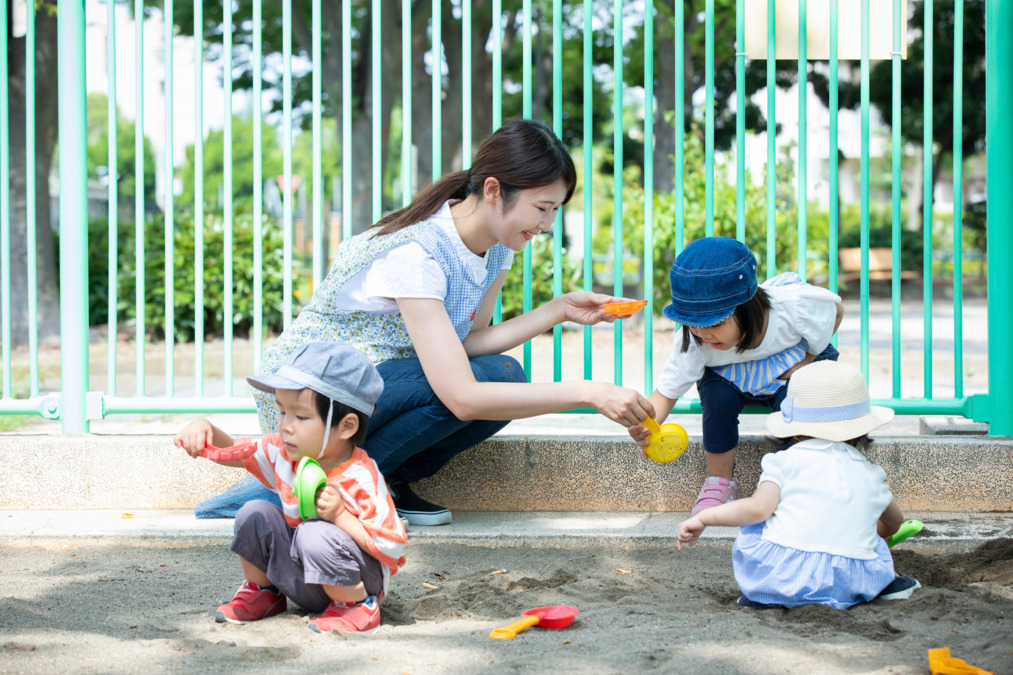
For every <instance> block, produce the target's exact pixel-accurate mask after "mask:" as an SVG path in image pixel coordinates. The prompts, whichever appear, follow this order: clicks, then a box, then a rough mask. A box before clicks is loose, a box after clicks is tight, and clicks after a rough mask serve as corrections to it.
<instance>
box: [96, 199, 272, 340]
mask: <svg viewBox="0 0 1013 675" xmlns="http://www.w3.org/2000/svg"><path fill="white" fill-rule="evenodd" d="M163 228H164V221H162V220H161V219H160V218H159V219H149V220H148V221H147V223H146V224H145V245H144V269H145V275H144V329H145V333H146V334H147V335H148V336H149V337H152V338H155V339H162V338H164V337H165V330H166V320H165V318H166V317H165V243H164V242H165V238H164V229H163ZM262 230H263V248H262V250H263V265H262V272H263V282H262V284H263V306H262V316H263V326H264V330H265V331H276V332H277V331H280V330H281V329H282V321H283V317H282V311H283V304H282V303H283V298H284V294H283V288H284V287H283V277H282V267H283V264H282V263H283V251H282V235H281V231H280V228H279V227H278V225H277V224H276V223H274V222H273V221H271V220H269V219H264V221H263V227H262ZM253 235H254V232H253V217H252V216H251V215H249V214H240V215H237V216H236V217H235V218H234V219H233V225H232V291H233V295H232V312H233V315H232V319H233V331H234V334H235V335H236V336H244V335H248V334H249V333H250V331H251V329H252V328H253V316H254V310H255V308H254V298H253V288H254V278H253ZM117 238H118V242H117V243H118V246H117V248H118V255H117V264H118V267H119V272H118V274H117V297H116V300H117V303H116V304H117V314H118V317H117V318H118V321H119V322H121V323H124V322H125V323H128V324H130V323H133V322H134V321H135V320H136V309H135V289H136V285H135V279H136V275H135V271H136V268H137V267H136V258H135V252H134V241H135V237H134V226H133V224H132V223H120V226H119V232H118V234H117ZM108 246H109V233H108V224H107V222H106V221H93V222H91V223H89V237H88V249H89V267H88V279H89V287H90V289H91V292H90V293H89V307H88V316H89V320H90V323H91V324H92V325H96V324H103V323H106V322H107V320H108V297H109V282H108ZM203 251H204V264H203V279H204V293H203V295H204V308H203V318H204V336H205V337H216V336H221V335H222V334H223V333H224V327H225V292H224V290H223V289H224V287H225V227H224V223H223V221H222V219H221V217H220V216H208V217H206V218H205V220H204V246H203ZM194 261H195V228H194V222H193V218H192V216H189V215H182V216H180V217H178V218H177V219H176V221H175V223H174V235H173V280H172V282H173V283H172V287H173V308H174V315H173V333H174V336H175V339H176V340H177V341H189V340H193V339H194V328H195V323H196V319H195V313H196V307H197V300H196V297H195V291H196V289H195V287H194V284H195V282H196V275H197V270H196V269H195V265H194Z"/></svg>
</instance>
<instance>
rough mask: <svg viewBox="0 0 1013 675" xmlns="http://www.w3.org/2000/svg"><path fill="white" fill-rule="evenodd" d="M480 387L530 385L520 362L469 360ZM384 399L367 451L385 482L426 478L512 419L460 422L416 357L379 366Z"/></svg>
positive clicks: (372, 419) (495, 357) (494, 358)
mask: <svg viewBox="0 0 1013 675" xmlns="http://www.w3.org/2000/svg"><path fill="white" fill-rule="evenodd" d="M470 362H471V370H472V372H473V373H474V374H475V379H476V380H478V381H479V382H526V381H527V378H526V377H525V375H524V369H523V368H522V367H521V364H520V363H518V362H517V360H516V359H514V358H512V357H509V356H503V355H502V354H490V355H488V356H476V357H474V358H472V359H470ZM377 370H379V371H380V375H381V376H382V377H383V394H382V395H381V396H380V400H379V401H377V403H376V407H377V410H376V412H375V413H373V416H372V417H370V418H369V431H368V432H367V434H366V442H365V443H363V449H365V451H366V453H367V454H369V456H370V457H372V458H373V460H374V461H375V462H376V463H377V466H378V467H379V469H380V473H382V474H383V475H384V477H386V479H387V481H388V482H390V481H391V480H402V481H405V482H407V483H411V482H414V481H417V480H420V479H422V478H428V477H429V476H432V475H433V474H434V473H436V472H437V471H439V470H440V469H442V468H443V467H444V466H445V465H446V464H447V462H449V461H450V460H451V459H453V458H454V457H455V456H456V455H458V454H460V453H462V452H464V451H465V450H467V449H468V448H471V447H473V446H475V445H477V444H478V443H481V442H482V441H484V440H485V439H487V438H489V437H490V436H492V435H493V434H495V433H496V432H497V431H499V430H500V429H502V428H503V427H505V426H506V425H507V424H509V421H508V420H495V421H491V420H468V421H465V420H460V419H458V418H457V417H455V416H454V414H453V413H452V412H450V410H449V409H448V408H447V406H445V405H444V404H443V402H442V401H440V399H439V397H437V396H436V394H435V393H434V392H433V388H432V386H430V384H429V381H428V380H427V379H426V376H425V373H423V372H422V364H421V363H420V362H419V360H418V359H417V358H414V359H398V360H396V361H386V362H384V363H381V364H378V365H377Z"/></svg>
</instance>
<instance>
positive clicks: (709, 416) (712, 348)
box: [629, 237, 844, 515]
mask: <svg viewBox="0 0 1013 675" xmlns="http://www.w3.org/2000/svg"><path fill="white" fill-rule="evenodd" d="M670 279H671V284H672V288H671V292H672V304H671V305H669V306H667V307H665V309H664V310H663V314H664V315H665V316H667V317H668V318H670V319H672V320H673V321H677V322H679V323H681V324H682V339H681V340H680V339H679V337H678V336H676V344H675V345H674V346H673V348H672V353H671V355H670V356H669V358H668V361H667V362H666V363H665V367H664V369H663V370H662V371H661V376H660V377H659V378H658V385H657V389H655V391H654V393H652V394H651V396H650V398H649V399H648V400H649V401H650V402H651V405H653V406H654V410H655V411H656V413H657V415H656V417H655V419H656V420H657V421H658V422H659V423H661V422H663V421H664V419H665V418H666V417H668V415H669V413H671V411H672V408H673V406H675V404H676V402H677V401H678V399H679V397H680V396H682V395H683V394H685V393H686V392H687V391H688V390H689V389H690V387H692V386H693V385H694V384H696V388H697V392H698V393H699V396H700V406H701V408H703V447H704V451H705V452H706V456H707V468H708V474H709V475H708V478H707V479H706V480H705V481H704V484H703V488H702V489H701V490H700V495H699V496H698V497H697V500H696V504H695V505H694V506H693V511H692V513H693V514H694V515H695V514H697V513H699V512H700V511H702V510H703V509H706V508H709V507H711V506H717V505H718V504H723V503H725V502H728V501H732V500H733V499H736V498H737V497H738V495H739V486H738V483H737V482H736V481H735V478H734V474H733V471H734V468H735V447H736V446H737V445H738V444H739V413H741V412H742V408H743V407H744V406H746V405H757V404H758V405H763V406H766V407H768V408H770V409H771V410H779V409H780V405H781V400H782V399H783V398H784V395H785V384H786V382H787V380H788V379H789V378H790V377H791V375H792V373H794V372H795V371H796V370H797V369H798V368H800V367H801V366H804V365H805V364H807V363H811V362H813V361H820V360H831V361H836V360H837V356H838V354H837V350H836V349H834V347H833V346H832V345H831V344H830V338H831V337H832V336H833V334H834V333H835V332H837V327H838V326H839V325H840V323H841V319H842V318H843V316H844V308H843V307H842V306H841V299H840V298H839V297H838V296H837V295H835V294H834V293H831V292H830V291H828V290H827V289H825V288H818V287H816V286H810V285H809V284H807V283H805V282H803V281H802V280H801V279H800V278H799V276H798V275H797V274H795V273H794V272H787V273H784V274H780V275H778V276H776V277H773V278H771V279H768V280H767V281H766V282H764V283H763V284H762V285H760V286H757V283H756V258H755V257H754V256H753V253H752V252H751V251H750V250H749V249H748V248H747V247H746V245H745V244H743V243H741V242H739V241H736V240H735V239H730V238H728V237H704V238H702V239H697V240H696V241H694V242H693V243H691V244H690V245H689V246H687V247H686V248H685V249H684V250H683V251H682V253H680V254H679V256H678V257H677V258H676V259H675V262H674V263H673V264H672V271H671V274H670ZM680 342H681V344H680ZM629 433H630V436H632V437H633V439H634V440H635V441H637V443H638V444H639V445H640V446H641V447H642V448H646V447H647V446H648V444H649V442H648V436H649V435H650V432H649V431H648V430H647V429H646V427H644V426H643V425H639V424H638V425H634V426H632V427H630V428H629Z"/></svg>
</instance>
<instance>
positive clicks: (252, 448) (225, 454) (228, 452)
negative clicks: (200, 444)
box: [200, 441, 257, 462]
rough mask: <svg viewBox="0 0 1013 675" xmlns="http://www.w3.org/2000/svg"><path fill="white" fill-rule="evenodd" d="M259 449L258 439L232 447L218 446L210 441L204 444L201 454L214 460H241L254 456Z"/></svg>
mask: <svg viewBox="0 0 1013 675" xmlns="http://www.w3.org/2000/svg"><path fill="white" fill-rule="evenodd" d="M256 451H257V442H256V441H247V442H246V443H241V444H239V445H233V446H232V447H231V448H216V447H215V446H213V445H211V444H210V443H208V444H206V445H205V446H204V449H203V450H201V453H200V456H201V457H205V458H207V459H210V460H211V461H212V462H241V461H243V460H244V459H246V458H247V457H253V453H255V452H256Z"/></svg>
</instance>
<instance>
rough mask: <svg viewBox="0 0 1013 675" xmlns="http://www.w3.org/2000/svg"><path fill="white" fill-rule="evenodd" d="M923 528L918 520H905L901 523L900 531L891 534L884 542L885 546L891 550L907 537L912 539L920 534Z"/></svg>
mask: <svg viewBox="0 0 1013 675" xmlns="http://www.w3.org/2000/svg"><path fill="white" fill-rule="evenodd" d="M923 527H925V526H924V525H922V521H920V520H905V521H904V522H903V523H901V526H900V529H899V530H897V531H896V532H894V533H893V534H891V535H890V537H889V538H888V539H887V540H886V545H887V546H889V547H891V548H892V547H894V546H895V545H897V544H899V543H901V542H902V541H904V540H905V539H907V538H908V537H913V536H914V535H916V534H918V533H919V532H921V531H922V528H923Z"/></svg>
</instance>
